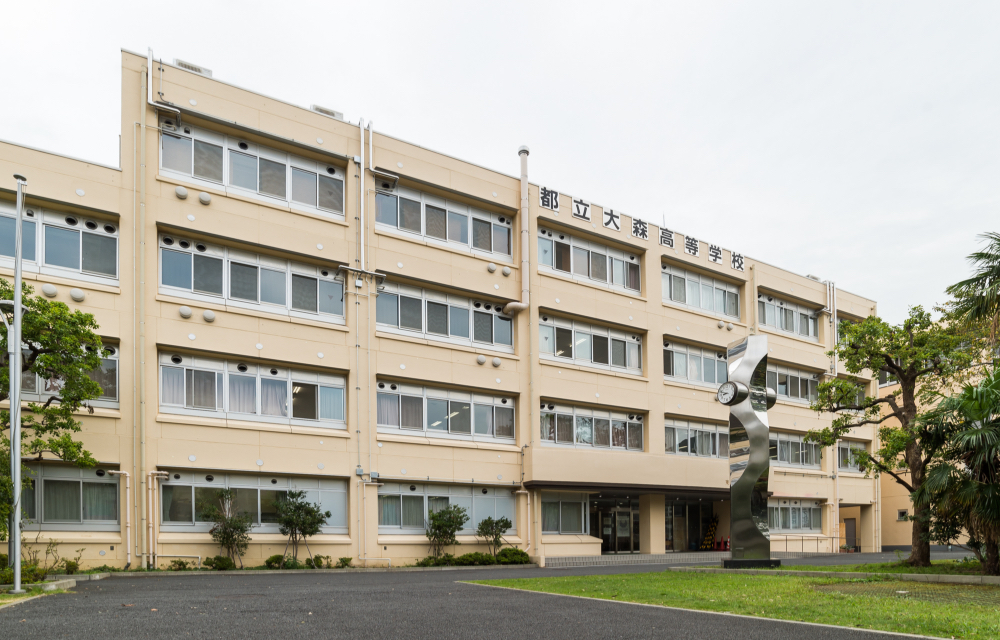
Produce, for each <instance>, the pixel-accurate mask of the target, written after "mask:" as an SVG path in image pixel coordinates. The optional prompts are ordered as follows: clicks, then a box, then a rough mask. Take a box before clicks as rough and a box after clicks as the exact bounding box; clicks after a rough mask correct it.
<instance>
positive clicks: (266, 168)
mask: <svg viewBox="0 0 1000 640" xmlns="http://www.w3.org/2000/svg"><path fill="white" fill-rule="evenodd" d="M258 162H259V163H260V192H261V193H264V194H267V195H269V196H275V197H278V198H284V197H285V189H286V187H287V185H286V180H287V177H286V176H285V165H284V164H283V163H281V162H275V161H274V160H268V159H267V158H259V159H258Z"/></svg>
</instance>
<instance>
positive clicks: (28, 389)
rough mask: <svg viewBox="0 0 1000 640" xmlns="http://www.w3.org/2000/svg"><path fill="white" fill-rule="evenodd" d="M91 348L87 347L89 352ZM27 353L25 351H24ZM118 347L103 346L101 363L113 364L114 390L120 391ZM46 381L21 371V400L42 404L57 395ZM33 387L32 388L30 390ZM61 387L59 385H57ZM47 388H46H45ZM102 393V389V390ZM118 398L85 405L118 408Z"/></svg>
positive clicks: (95, 399) (97, 399)
mask: <svg viewBox="0 0 1000 640" xmlns="http://www.w3.org/2000/svg"><path fill="white" fill-rule="evenodd" d="M91 349H92V347H87V350H88V351H90V350H91ZM25 353H27V350H25ZM120 355H121V354H120V347H119V346H118V345H117V344H105V345H104V353H103V354H102V355H101V360H102V361H105V360H106V361H110V362H114V363H115V388H116V389H120V386H121V369H120V368H119V367H120V360H119V356H120ZM47 383H48V380H46V379H45V378H42V377H41V376H40V375H38V374H37V373H34V372H32V371H22V372H21V400H23V401H25V402H44V401H46V400H48V399H49V398H51V397H52V396H57V395H59V392H58V390H57V389H54V388H51V387H48V385H47ZM32 385H34V388H32ZM59 386H60V387H61V385H59ZM47 387H48V388H47ZM102 391H103V388H102ZM119 400H120V398H119V397H118V396H117V395H116V396H115V397H111V396H103V395H102V396H100V397H97V398H94V399H93V400H87V404H89V405H91V406H93V407H103V408H108V409H117V408H119V406H120V405H119Z"/></svg>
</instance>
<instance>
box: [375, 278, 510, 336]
mask: <svg viewBox="0 0 1000 640" xmlns="http://www.w3.org/2000/svg"><path fill="white" fill-rule="evenodd" d="M383 296H396V324H389V323H386V322H381V321H380V320H379V309H378V300H384V299H383ZM399 297H404V298H412V299H419V300H420V329H419V330H418V329H415V328H409V327H403V326H401V324H400V320H401V314H402V309H401V306H402V305H401V304H400V301H399ZM383 304H385V302H383ZM430 304H439V305H447V306H448V328H449V329H448V330H449V335H444V334H439V333H432V332H431V331H429V330H428V326H427V324H428V323H427V309H428V306H429V305H430ZM375 305H376V307H375V318H376V320H375V322H376V326H377V327H378V330H379V331H385V332H386V333H394V334H397V335H402V336H410V337H419V338H424V339H426V340H433V341H435V342H442V343H447V344H457V345H462V346H466V347H475V348H477V349H486V350H490V351H499V352H501V353H514V341H515V340H516V336H515V335H514V326H515V324H516V323H515V322H514V319H513V317H512V316H509V315H507V314H505V313H503V307H504V304H503V303H502V302H497V301H486V300H473V299H470V298H466V297H464V296H454V295H451V294H447V293H441V292H440V291H432V290H430V289H421V288H418V287H411V286H408V285H403V284H397V283H394V282H385V283H383V285H382V287H381V289H380V290H379V293H378V299H376V302H375ZM452 308H458V309H467V310H468V317H469V337H468V338H465V337H463V336H460V335H451V334H450V331H451V326H452V325H451V322H452ZM476 313H480V314H488V315H490V316H492V317H493V323H492V327H491V338H492V339H493V342H480V341H479V340H476V333H475V318H476ZM502 322H507V323H509V324H510V341H511V344H509V345H508V344H504V343H502V342H497V341H496V337H497V327H498V326H499V323H502Z"/></svg>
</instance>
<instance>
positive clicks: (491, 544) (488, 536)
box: [476, 516, 514, 558]
mask: <svg viewBox="0 0 1000 640" xmlns="http://www.w3.org/2000/svg"><path fill="white" fill-rule="evenodd" d="M512 526H514V525H513V524H512V523H511V521H510V520H509V519H508V518H507V517H506V516H500V518H499V519H497V520H494V519H493V518H492V517H489V518H484V519H483V520H481V521H480V522H479V526H478V527H476V535H477V536H479V537H480V538H484V539H485V540H486V548H487V549H489V551H490V553H491V554H493V557H494V558H495V557H497V554H498V553H499V552H500V547H502V546H503V537H504V535H505V534H506V533H507V532H508V531H510V528H511V527H512Z"/></svg>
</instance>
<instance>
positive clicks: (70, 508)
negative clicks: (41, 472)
mask: <svg viewBox="0 0 1000 640" xmlns="http://www.w3.org/2000/svg"><path fill="white" fill-rule="evenodd" d="M42 486H43V493H42V507H43V513H44V518H45V521H46V522H79V521H80V482H79V481H67V480H44V481H43V483H42Z"/></svg>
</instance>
